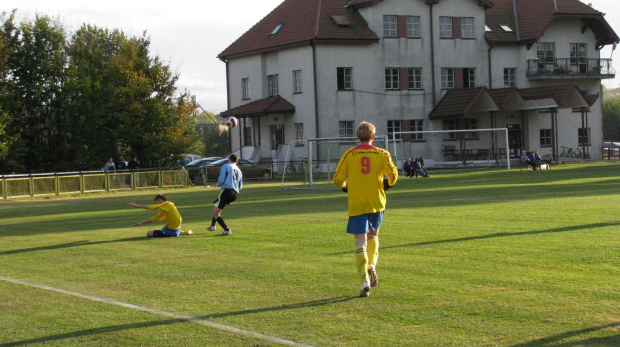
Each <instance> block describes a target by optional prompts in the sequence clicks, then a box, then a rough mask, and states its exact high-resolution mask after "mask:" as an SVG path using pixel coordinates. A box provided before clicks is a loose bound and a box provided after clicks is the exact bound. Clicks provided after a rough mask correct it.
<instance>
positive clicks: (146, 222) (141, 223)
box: [133, 219, 153, 227]
mask: <svg viewBox="0 0 620 347" xmlns="http://www.w3.org/2000/svg"><path fill="white" fill-rule="evenodd" d="M149 223H153V221H152V220H150V219H147V220H145V221H144V222H140V223H136V224H134V225H133V226H135V227H141V226H143V225H144V224H149Z"/></svg>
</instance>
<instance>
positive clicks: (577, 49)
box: [570, 43, 588, 73]
mask: <svg viewBox="0 0 620 347" xmlns="http://www.w3.org/2000/svg"><path fill="white" fill-rule="evenodd" d="M586 48H587V46H586V44H585V43H571V44H570V63H571V65H584V68H585V64H586V63H587V58H588V50H587V49H586ZM583 72H584V73H585V71H583Z"/></svg>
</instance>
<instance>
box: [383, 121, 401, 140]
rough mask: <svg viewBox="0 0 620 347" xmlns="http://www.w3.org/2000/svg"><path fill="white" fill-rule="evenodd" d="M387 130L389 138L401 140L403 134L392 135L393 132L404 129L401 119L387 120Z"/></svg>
mask: <svg viewBox="0 0 620 347" xmlns="http://www.w3.org/2000/svg"><path fill="white" fill-rule="evenodd" d="M387 131H388V138H389V139H390V140H392V139H396V140H400V139H401V137H402V134H395V136H396V137H392V134H393V133H395V132H399V131H402V128H401V121H399V120H389V121H388V122H387Z"/></svg>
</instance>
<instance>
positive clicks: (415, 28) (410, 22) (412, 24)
mask: <svg viewBox="0 0 620 347" xmlns="http://www.w3.org/2000/svg"><path fill="white" fill-rule="evenodd" d="M421 36H422V30H421V29H420V16H407V37H421Z"/></svg>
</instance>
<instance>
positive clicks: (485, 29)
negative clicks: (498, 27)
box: [484, 25, 493, 33]
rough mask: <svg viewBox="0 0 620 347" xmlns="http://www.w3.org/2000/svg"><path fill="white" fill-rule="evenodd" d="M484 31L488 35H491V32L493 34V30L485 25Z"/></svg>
mask: <svg viewBox="0 0 620 347" xmlns="http://www.w3.org/2000/svg"><path fill="white" fill-rule="evenodd" d="M484 31H485V32H487V33H491V32H493V29H491V28H489V26H488V25H485V26H484Z"/></svg>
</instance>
